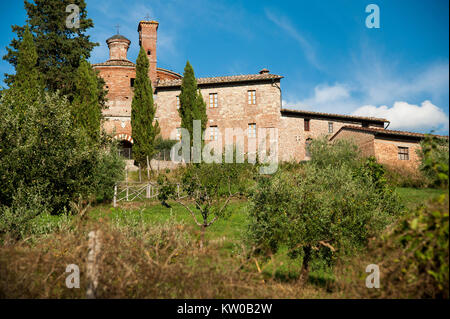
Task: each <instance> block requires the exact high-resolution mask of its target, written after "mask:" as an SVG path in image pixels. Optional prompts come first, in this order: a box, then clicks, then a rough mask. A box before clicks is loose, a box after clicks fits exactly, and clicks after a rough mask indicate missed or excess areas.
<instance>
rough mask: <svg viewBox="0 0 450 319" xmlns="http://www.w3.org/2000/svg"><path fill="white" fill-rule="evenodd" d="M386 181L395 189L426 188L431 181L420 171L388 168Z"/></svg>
mask: <svg viewBox="0 0 450 319" xmlns="http://www.w3.org/2000/svg"><path fill="white" fill-rule="evenodd" d="M385 169H386V179H387V180H388V182H389V184H390V185H392V186H395V187H410V188H425V187H427V186H428V185H429V184H430V181H429V179H428V178H427V177H425V176H424V174H423V173H422V172H421V171H420V170H411V169H405V168H402V167H397V166H395V167H391V166H386V167H385Z"/></svg>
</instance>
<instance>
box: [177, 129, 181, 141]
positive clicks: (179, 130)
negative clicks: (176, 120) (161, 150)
mask: <svg viewBox="0 0 450 319" xmlns="http://www.w3.org/2000/svg"><path fill="white" fill-rule="evenodd" d="M176 139H177V141H181V127H177V137H176Z"/></svg>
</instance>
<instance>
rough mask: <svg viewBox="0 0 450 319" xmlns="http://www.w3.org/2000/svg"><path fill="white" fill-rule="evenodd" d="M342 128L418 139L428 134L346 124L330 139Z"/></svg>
mask: <svg viewBox="0 0 450 319" xmlns="http://www.w3.org/2000/svg"><path fill="white" fill-rule="evenodd" d="M342 130H353V131H359V132H366V133H371V134H374V135H391V136H399V137H413V138H418V139H422V138H424V137H425V136H426V134H422V133H416V132H407V131H396V130H386V129H382V128H374V127H360V126H354V125H344V126H343V127H341V128H340V129H339V130H338V131H337V132H336V133H335V134H334V135H333V136H332V137H331V138H330V140H332V139H333V138H335V137H336V136H337V135H338V134H339V132H341V131H342ZM430 135H432V136H435V137H438V138H445V139H448V136H444V135H435V134H430Z"/></svg>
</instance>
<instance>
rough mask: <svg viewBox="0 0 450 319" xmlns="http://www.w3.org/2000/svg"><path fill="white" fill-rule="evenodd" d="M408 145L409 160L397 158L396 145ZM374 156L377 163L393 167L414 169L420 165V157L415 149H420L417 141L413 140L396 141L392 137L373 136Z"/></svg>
mask: <svg viewBox="0 0 450 319" xmlns="http://www.w3.org/2000/svg"><path fill="white" fill-rule="evenodd" d="M399 146H402V147H408V150H409V160H400V159H399V158H398V147H399ZM374 148H375V156H376V158H377V161H378V162H379V163H382V164H385V165H387V166H390V167H394V168H402V169H406V170H410V171H415V170H417V169H418V167H419V165H420V158H419V156H418V155H417V150H419V149H420V144H419V142H415V141H398V140H394V139H386V138H382V139H381V138H377V137H376V138H375V141H374Z"/></svg>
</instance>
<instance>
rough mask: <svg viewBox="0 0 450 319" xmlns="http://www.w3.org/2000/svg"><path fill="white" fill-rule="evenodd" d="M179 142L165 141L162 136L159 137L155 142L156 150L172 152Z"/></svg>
mask: <svg viewBox="0 0 450 319" xmlns="http://www.w3.org/2000/svg"><path fill="white" fill-rule="evenodd" d="M177 142H178V141H176V140H168V139H163V138H162V137H161V136H158V137H157V138H156V141H155V149H156V150H158V151H163V150H170V149H172V146H174V145H175V144H176V143H177Z"/></svg>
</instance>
